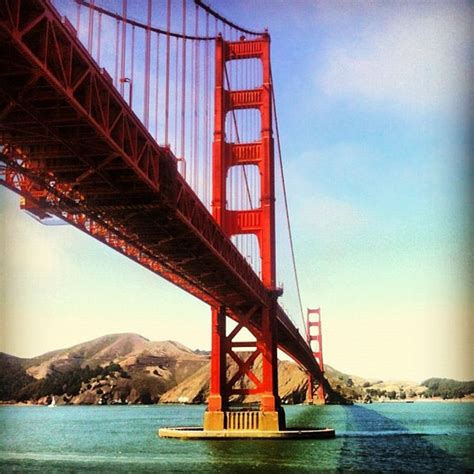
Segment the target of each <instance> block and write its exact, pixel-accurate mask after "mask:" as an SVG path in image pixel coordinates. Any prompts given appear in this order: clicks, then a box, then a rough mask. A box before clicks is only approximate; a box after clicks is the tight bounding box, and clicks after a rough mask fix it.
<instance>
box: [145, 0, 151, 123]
mask: <svg viewBox="0 0 474 474" xmlns="http://www.w3.org/2000/svg"><path fill="white" fill-rule="evenodd" d="M151 5H152V2H151V0H148V9H147V22H146V26H147V28H146V31H145V81H144V94H143V123H144V125H145V127H146V128H147V129H148V125H149V118H150V55H151V31H150V27H151V16H152V9H151Z"/></svg>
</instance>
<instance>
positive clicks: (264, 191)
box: [204, 34, 285, 431]
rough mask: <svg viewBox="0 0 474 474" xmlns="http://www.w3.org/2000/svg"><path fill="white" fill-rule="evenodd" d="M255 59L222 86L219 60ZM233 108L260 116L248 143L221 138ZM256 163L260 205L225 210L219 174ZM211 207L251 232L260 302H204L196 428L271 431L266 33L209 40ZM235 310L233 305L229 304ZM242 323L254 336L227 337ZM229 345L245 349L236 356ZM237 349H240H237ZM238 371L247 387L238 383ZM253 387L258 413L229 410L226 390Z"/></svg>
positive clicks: (273, 356)
mask: <svg viewBox="0 0 474 474" xmlns="http://www.w3.org/2000/svg"><path fill="white" fill-rule="evenodd" d="M255 58H257V59H260V60H261V62H262V71H263V77H262V85H261V87H259V88H256V89H251V90H228V88H226V87H225V84H224V81H225V79H226V63H227V62H228V61H232V60H246V59H255ZM236 109H241V110H242V109H256V110H258V111H259V112H260V115H261V136H260V139H259V140H258V141H255V142H251V143H229V142H227V141H226V136H225V122H226V115H227V114H228V113H232V111H233V110H236ZM244 165H256V166H258V169H259V174H260V180H261V185H260V189H261V196H260V207H258V208H255V209H249V210H230V209H228V202H229V199H228V189H227V177H228V174H229V170H230V169H231V168H232V167H237V166H244ZM212 185H213V196H212V198H213V200H212V213H213V216H214V218H215V219H216V221H217V223H218V224H219V225H220V226H221V228H222V230H223V231H224V233H225V234H226V235H227V236H228V237H231V236H233V235H239V234H253V235H255V236H256V237H257V240H258V244H259V249H260V256H261V262H262V281H263V284H264V286H265V287H266V289H267V293H268V298H267V300H268V302H267V303H266V304H265V305H262V306H252V307H249V308H248V310H247V311H246V312H245V314H242V312H239V313H238V314H236V310H235V309H234V308H226V307H224V306H222V307H220V308H213V309H212V356H211V386H210V395H209V404H208V411H207V412H206V415H205V419H204V429H206V430H222V429H227V428H231V427H232V426H233V424H234V420H233V418H236V417H237V415H238V417H240V418H239V420H240V421H239V424H240V425H242V424H243V425H244V426H248V428H249V429H259V430H270V431H274V430H279V429H284V428H285V421H284V413H283V410H282V409H281V407H280V399H279V397H278V376H277V334H276V326H277V324H276V308H277V298H278V296H279V295H280V294H281V291H280V290H278V289H277V288H276V285H275V280H276V274H275V273H276V272H275V183H274V152H273V129H272V84H271V72H270V37H269V35H267V34H265V35H263V36H262V37H260V38H258V39H257V40H251V41H246V40H244V39H242V40H241V41H237V42H227V41H224V40H223V39H222V38H221V37H219V38H218V39H217V42H216V82H215V123H214V143H213V183H212ZM237 311H241V310H237ZM229 312H232V313H233V315H234V316H237V318H235V317H234V319H237V320H238V325H237V326H236V327H235V328H234V329H233V330H232V331H231V332H230V333H229V334H227V332H226V318H227V315H228V314H229ZM244 327H245V328H247V329H248V330H249V331H250V332H251V333H252V334H253V335H254V336H255V340H254V341H250V342H240V341H239V342H237V341H235V340H234V338H235V336H237V334H238V333H239V332H240V330H241V329H242V328H244ZM236 348H245V349H248V350H253V353H252V354H251V355H250V356H249V357H248V358H247V359H246V360H242V359H241V357H240V356H239V352H236V351H235V350H234V349H236ZM240 354H241V353H240ZM259 356H261V357H262V376H261V378H260V379H259V378H258V377H257V376H256V375H255V374H254V373H253V371H252V370H251V367H252V364H253V363H254V362H255V360H256V359H257V357H259ZM228 359H232V360H234V361H235V362H236V363H237V366H238V371H237V373H236V374H235V375H233V376H232V378H231V379H230V380H227V373H226V372H227V360H228ZM244 378H246V379H247V380H249V381H250V382H251V385H253V387H252V388H242V387H241V386H239V382H241V381H242V380H243V379H244ZM248 394H258V395H259V396H260V412H258V413H255V412H238V413H235V412H230V411H229V410H228V408H229V397H230V396H231V395H248Z"/></svg>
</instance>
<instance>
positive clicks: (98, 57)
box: [97, 13, 102, 65]
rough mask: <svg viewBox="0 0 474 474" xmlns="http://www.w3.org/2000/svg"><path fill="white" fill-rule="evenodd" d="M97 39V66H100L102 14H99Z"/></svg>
mask: <svg viewBox="0 0 474 474" xmlns="http://www.w3.org/2000/svg"><path fill="white" fill-rule="evenodd" d="M98 36H99V39H98V42H97V64H99V65H100V53H101V43H102V13H99V35H98Z"/></svg>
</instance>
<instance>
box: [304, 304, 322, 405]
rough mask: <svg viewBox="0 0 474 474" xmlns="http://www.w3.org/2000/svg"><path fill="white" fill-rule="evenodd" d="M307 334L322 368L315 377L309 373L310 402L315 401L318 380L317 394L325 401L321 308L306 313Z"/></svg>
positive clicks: (308, 398)
mask: <svg viewBox="0 0 474 474" xmlns="http://www.w3.org/2000/svg"><path fill="white" fill-rule="evenodd" d="M306 335H307V340H308V345H309V346H310V347H311V348H312V350H313V355H314V358H315V360H316V362H317V363H318V365H319V368H320V376H319V377H318V378H315V377H314V376H313V375H311V374H309V375H308V393H307V400H308V402H312V401H313V396H314V383H315V381H316V380H317V382H318V388H317V390H316V395H317V397H318V400H319V401H322V402H324V401H325V399H326V395H325V390H324V362H323V332H322V327H321V308H317V309H309V308H308V312H307V314H306ZM314 342H316V344H317V346H316V350H315V348H314Z"/></svg>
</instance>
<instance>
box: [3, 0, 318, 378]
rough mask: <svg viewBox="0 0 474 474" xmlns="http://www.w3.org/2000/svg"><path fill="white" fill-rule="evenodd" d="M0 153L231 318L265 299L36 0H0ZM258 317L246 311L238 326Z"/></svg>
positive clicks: (105, 82) (287, 340)
mask: <svg viewBox="0 0 474 474" xmlns="http://www.w3.org/2000/svg"><path fill="white" fill-rule="evenodd" d="M2 150H3V151H2ZM6 150H10V152H9V153H6ZM12 150H14V152H12ZM0 159H1V160H2V161H3V162H4V163H6V164H8V166H7V167H5V166H3V170H4V173H5V170H9V171H10V172H12V171H15V173H16V174H17V175H18V176H22V177H23V179H24V181H23V183H25V182H29V183H30V184H33V186H31V185H30V186H27V185H25V184H21V185H20V184H18V182H17V183H16V185H15V184H13V182H12V181H11V180H10V181H9V180H8V179H6V177H5V176H3V177H2V184H4V185H7V186H8V187H10V188H12V189H13V190H15V191H16V192H19V193H20V194H23V195H24V196H26V197H27V198H28V200H29V201H30V202H31V203H35V205H36V206H39V207H40V208H41V209H42V210H44V211H45V212H48V213H51V214H55V215H57V216H59V217H62V218H63V219H64V220H66V221H68V222H70V223H71V224H73V225H75V226H76V227H79V228H80V229H81V230H83V231H85V232H88V233H89V234H90V235H92V236H93V237H95V238H97V239H99V240H101V241H102V242H104V243H106V244H108V245H110V246H111V247H113V248H115V249H116V250H119V251H121V252H122V253H124V254H125V255H127V256H128V257H130V258H132V259H134V260H135V261H137V262H138V263H140V264H142V265H144V266H145V267H147V268H149V269H151V270H152V271H154V272H155V273H157V274H159V275H160V276H162V277H164V278H166V279H168V280H169V281H171V282H172V283H174V284H176V285H177V286H179V287H181V288H182V289H184V290H186V291H188V292H189V293H191V294H193V295H195V296H196V297H198V298H199V299H201V300H202V301H205V302H206V303H208V304H210V305H212V306H221V305H224V306H226V307H227V308H228V311H229V315H230V316H231V317H232V318H233V319H235V320H237V321H238V320H239V319H240V318H241V317H242V316H243V315H244V314H245V313H247V312H248V311H249V310H250V309H251V308H252V307H254V306H255V305H258V306H261V305H267V304H269V301H270V294H269V292H268V291H267V290H266V289H265V287H264V285H263V283H262V282H261V280H260V279H259V278H258V276H257V275H256V274H255V272H254V271H253V269H252V268H251V267H250V265H249V264H248V263H247V261H246V260H245V259H244V258H243V256H242V255H241V254H240V252H239V251H238V250H237V248H236V247H235V246H234V245H233V244H232V242H231V241H230V239H229V238H228V237H227V236H226V235H224V233H223V232H222V230H221V229H220V227H219V226H218V225H217V223H216V222H215V220H214V219H213V217H212V216H211V214H210V213H209V211H208V210H207V209H206V208H205V206H204V205H203V204H202V203H201V201H200V200H199V198H198V197H197V196H196V194H195V193H194V192H193V190H192V189H191V188H190V186H189V185H188V184H187V183H186V181H185V180H184V179H183V178H182V177H181V175H180V174H179V173H178V171H177V166H176V158H175V157H174V156H173V154H172V152H171V150H170V149H169V148H167V147H162V146H159V145H157V143H156V142H155V140H154V139H153V138H152V136H151V135H150V134H149V133H148V131H147V130H146V129H145V127H144V126H143V124H142V123H141V121H140V120H139V119H138V117H137V116H136V115H135V114H134V112H133V111H132V110H131V109H130V107H128V105H127V104H126V102H125V101H124V100H123V98H122V97H121V96H120V94H119V93H118V91H117V90H116V89H115V87H114V86H113V84H112V79H111V77H110V76H109V74H108V73H107V71H105V70H104V69H101V68H100V67H99V66H98V65H97V63H96V62H95V61H94V59H93V58H92V57H91V56H90V55H89V53H88V51H87V50H86V49H85V48H84V47H83V45H82V44H81V43H80V42H79V41H78V40H77V38H76V32H75V29H74V28H73V26H72V25H71V24H70V22H69V21H68V20H67V18H64V17H61V16H60V15H59V13H58V12H57V11H56V10H55V9H54V8H53V6H52V5H51V4H50V3H49V2H48V1H47V0H0ZM6 174H7V175H8V172H7V173H6ZM51 196H53V198H51ZM81 222H82V225H80V223H81ZM85 222H87V225H86V224H84V223H85ZM94 226H99V227H100V228H102V229H106V230H107V234H108V235H107V236H105V235H104V232H101V233H99V232H94V231H93V227H94ZM94 228H95V227H94ZM114 242H115V244H114ZM117 242H120V245H117ZM277 321H278V346H279V347H280V348H281V349H282V350H283V351H284V352H286V353H287V354H288V355H290V356H291V357H292V358H293V359H295V360H296V361H297V362H299V363H300V364H301V365H302V366H303V367H305V368H306V369H307V370H308V371H309V372H311V373H312V374H313V375H314V376H318V375H319V367H318V365H317V363H316V361H315V359H314V357H313V354H312V352H311V350H310V348H309V346H308V345H307V343H306V342H305V340H304V338H303V337H302V335H301V334H300V333H299V332H298V330H297V329H296V327H295V326H294V324H293V323H292V322H291V320H290V319H289V318H288V316H287V315H286V314H285V312H284V310H283V309H282V308H281V307H280V306H278V311H277ZM259 327H260V321H259V320H258V316H255V317H253V318H252V319H251V320H250V327H249V329H250V330H251V331H253V332H254V333H258V332H259Z"/></svg>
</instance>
